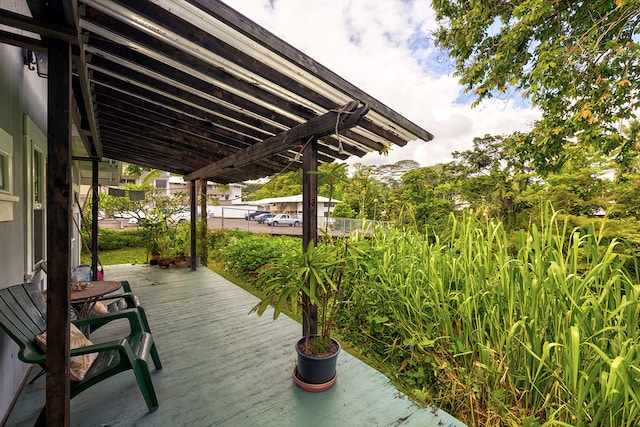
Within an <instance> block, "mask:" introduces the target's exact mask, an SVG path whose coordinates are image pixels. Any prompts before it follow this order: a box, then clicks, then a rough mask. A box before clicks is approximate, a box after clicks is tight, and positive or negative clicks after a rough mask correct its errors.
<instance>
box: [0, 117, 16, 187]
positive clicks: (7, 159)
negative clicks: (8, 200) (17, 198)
mask: <svg viewBox="0 0 640 427" xmlns="http://www.w3.org/2000/svg"><path fill="white" fill-rule="evenodd" d="M12 154H13V138H12V137H11V135H9V134H8V133H7V132H5V131H3V130H2V129H0V192H2V193H11V192H12V191H13V188H11V178H12V177H11V162H12V160H13V159H12V157H13V156H12Z"/></svg>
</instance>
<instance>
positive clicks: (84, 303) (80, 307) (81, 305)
mask: <svg viewBox="0 0 640 427" xmlns="http://www.w3.org/2000/svg"><path fill="white" fill-rule="evenodd" d="M82 284H86V285H87V286H86V288H84V289H82V290H77V291H74V290H73V289H74V287H75V286H79V285H80V286H81V285H82ZM121 286H122V283H120V282H116V281H109V280H100V281H96V282H72V283H71V305H72V307H73V309H74V310H75V312H76V313H77V314H78V319H84V318H85V317H89V316H90V315H91V310H93V306H94V305H95V304H96V302H97V301H98V300H99V299H100V297H102V296H104V295H106V294H109V293H111V292H114V291H117V290H118V289H120V287H121Z"/></svg>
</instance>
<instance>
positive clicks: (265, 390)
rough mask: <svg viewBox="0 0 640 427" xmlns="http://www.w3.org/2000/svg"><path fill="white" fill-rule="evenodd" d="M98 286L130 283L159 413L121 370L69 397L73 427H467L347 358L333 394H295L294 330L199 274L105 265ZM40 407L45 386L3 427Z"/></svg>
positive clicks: (33, 390) (22, 400) (30, 389)
mask: <svg viewBox="0 0 640 427" xmlns="http://www.w3.org/2000/svg"><path fill="white" fill-rule="evenodd" d="M105 277H106V278H107V279H108V280H128V281H129V282H130V283H131V287H132V289H133V291H134V293H136V294H137V295H138V296H140V299H141V300H142V305H143V306H144V307H145V310H146V312H147V316H148V318H149V323H150V324H151V331H152V333H153V336H154V340H155V342H156V344H157V346H158V350H159V352H160V357H161V359H162V363H163V365H164V368H163V369H162V370H161V371H157V372H156V371H152V378H153V382H154V386H155V389H156V393H157V395H158V399H159V401H160V407H159V408H158V410H157V411H155V412H154V413H151V414H148V413H147V407H146V405H145V403H144V400H143V397H142V394H141V393H140V390H139V388H138V386H137V383H136V381H135V378H134V376H133V374H132V373H131V371H127V372H123V373H121V374H118V375H116V376H115V377H113V378H111V379H109V380H106V381H103V382H101V383H100V384H99V385H97V386H95V387H93V388H91V389H89V390H87V391H85V392H83V393H81V394H80V395H79V396H77V397H75V398H74V399H73V400H72V401H71V425H72V426H83V427H85V426H132V425H136V426H213V425H216V426H217V425H220V426H313V427H320V426H332V427H334V426H464V424H463V423H461V422H460V421H458V420H456V419H455V418H453V417H452V416H450V415H449V414H447V413H445V412H444V411H441V410H439V409H436V408H422V407H420V406H418V405H416V404H415V403H413V402H412V401H411V400H410V399H409V398H408V397H407V396H405V395H404V394H402V393H400V392H399V391H398V390H397V389H396V388H395V387H393V385H392V384H391V383H390V381H389V380H388V379H387V378H386V377H385V376H384V375H382V374H380V373H379V372H377V371H376V370H374V369H373V368H371V367H369V366H368V365H366V364H365V363H363V362H361V361H360V360H358V359H356V358H355V357H353V356H351V355H350V354H348V353H347V352H345V351H343V352H342V353H341V354H340V356H339V358H338V379H337V381H336V384H335V385H334V386H333V388H331V389H330V390H328V391H326V392H323V393H307V392H304V391H302V390H301V389H299V388H298V387H297V386H296V385H295V384H294V382H293V380H292V378H291V373H292V370H293V368H294V364H295V351H294V349H293V344H294V342H295V340H296V337H298V336H299V335H300V333H301V327H300V325H299V324H298V323H296V322H295V321H293V320H291V319H289V318H288V317H286V316H281V317H280V318H278V320H276V321H272V317H271V313H272V312H271V311H268V312H267V313H265V315H264V316H263V317H259V316H257V315H255V314H251V315H249V314H248V313H249V310H250V309H251V307H252V306H253V305H254V304H255V303H256V302H257V299H256V298H255V297H253V296H252V295H250V294H248V293H247V292H245V291H244V290H242V289H240V288H238V287H237V286H235V285H233V284H232V283H230V282H229V281H227V280H225V279H223V278H222V277H220V276H219V275H217V274H215V273H213V272H211V271H210V270H208V269H207V268H205V267H200V268H199V269H198V271H195V272H192V271H190V270H189V269H187V268H176V269H168V270H166V269H159V268H156V267H149V266H146V265H133V266H132V265H119V266H107V267H106V268H105ZM122 327H124V326H123V325H117V326H114V327H111V329H108V328H107V327H105V328H102V329H100V330H99V331H98V332H96V333H95V334H94V335H92V337H91V338H92V340H94V341H96V342H98V341H100V339H101V338H102V339H106V338H108V337H109V335H112V334H116V335H117V334H118V329H120V328H122ZM120 331H121V329H120ZM35 373H36V372H32V373H31V375H32V376H34V375H35ZM44 400H45V380H44V377H42V378H40V379H38V380H36V381H35V382H34V383H33V384H32V385H27V386H26V387H25V389H24V390H23V392H22V393H21V395H20V397H19V398H18V401H17V403H16V406H15V407H14V409H13V411H12V413H11V415H10V417H9V419H8V423H7V426H31V425H33V423H34V421H35V418H36V417H37V415H38V413H39V411H40V409H41V408H42V405H44Z"/></svg>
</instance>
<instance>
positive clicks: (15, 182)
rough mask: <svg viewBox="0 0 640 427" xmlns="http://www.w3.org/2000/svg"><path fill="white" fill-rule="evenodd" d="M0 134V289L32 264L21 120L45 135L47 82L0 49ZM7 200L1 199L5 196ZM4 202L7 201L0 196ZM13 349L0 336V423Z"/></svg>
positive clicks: (18, 56) (15, 7) (21, 367)
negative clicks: (0, 140)
mask: <svg viewBox="0 0 640 427" xmlns="http://www.w3.org/2000/svg"><path fill="white" fill-rule="evenodd" d="M0 3H2V8H8V9H9V10H12V11H15V12H18V13H22V14H28V13H29V11H28V8H27V7H26V5H22V3H23V2H17V1H7V0H0ZM0 58H2V61H0V129H2V130H3V131H4V132H6V133H7V134H8V135H10V137H11V139H12V142H13V153H12V158H11V159H10V163H11V181H12V186H13V189H12V191H11V193H12V195H13V196H14V197H13V201H9V202H7V201H6V200H2V197H0V204H3V205H4V206H5V207H7V206H8V208H9V209H12V215H10V217H11V216H12V218H11V219H8V218H9V217H7V216H5V217H3V218H2V219H3V220H2V221H0V241H1V242H3V243H2V245H0V272H1V274H0V287H7V286H9V285H13V284H16V283H22V282H23V281H24V279H25V274H26V273H28V272H31V270H32V267H33V266H32V265H29V264H31V263H30V262H29V260H28V259H27V256H26V253H27V232H26V230H27V221H28V220H30V219H31V213H30V212H28V211H27V208H26V204H25V194H26V189H27V185H26V182H27V180H26V178H27V173H30V172H31V171H30V170H28V169H27V166H26V165H27V157H28V156H27V153H25V146H26V143H25V115H27V116H28V117H29V118H30V119H31V120H32V121H33V123H34V124H35V125H36V126H37V127H38V128H39V129H40V130H42V132H44V133H45V134H46V119H47V114H46V96H47V81H46V80H45V79H43V78H40V77H38V76H37V75H36V73H35V72H34V71H30V70H28V68H27V67H25V66H24V65H23V57H22V49H20V48H17V47H13V46H8V45H4V44H0ZM5 196H6V194H5ZM5 198H6V197H5ZM17 351H18V346H17V345H16V344H15V343H14V342H13V341H12V340H11V339H10V338H9V337H8V336H6V335H5V333H4V332H3V331H0V420H1V419H2V418H3V417H4V416H5V414H6V412H7V409H8V407H9V405H10V403H11V401H12V400H13V398H14V395H15V392H16V390H17V389H18V387H19V385H20V383H21V382H22V379H23V377H24V375H25V372H26V369H27V367H28V366H27V365H26V364H24V363H22V362H20V361H19V360H18V358H17V355H16V354H17Z"/></svg>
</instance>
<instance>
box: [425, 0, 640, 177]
mask: <svg viewBox="0 0 640 427" xmlns="http://www.w3.org/2000/svg"><path fill="white" fill-rule="evenodd" d="M432 5H433V8H434V10H435V12H436V18H437V20H438V24H439V26H438V29H437V31H436V32H435V41H436V44H437V45H439V46H440V47H443V48H445V49H446V50H448V52H449V54H450V56H451V57H452V58H454V60H455V66H456V71H457V73H458V74H459V75H460V76H461V82H462V83H463V84H464V85H465V87H466V90H467V91H468V92H471V93H474V94H475V96H476V103H479V102H480V101H482V100H484V99H487V98H491V97H493V96H496V95H500V94H504V93H507V92H520V93H521V94H522V96H524V97H526V98H528V99H530V100H531V101H532V102H533V104H534V105H536V106H538V107H539V108H540V109H541V110H542V111H543V118H542V120H540V121H539V122H538V123H536V125H535V128H534V131H533V132H532V133H530V134H527V135H524V134H521V135H519V138H518V142H519V145H518V148H519V149H520V150H521V151H522V152H523V153H525V154H527V155H529V156H531V158H532V159H533V160H534V162H535V165H536V166H537V167H538V168H539V170H541V171H548V170H550V169H552V168H553V167H558V166H561V164H562V163H563V161H564V155H563V154H564V153H563V148H564V145H565V144H566V143H568V142H571V141H574V139H575V138H577V140H578V141H579V142H580V143H584V144H588V145H592V146H598V147H601V148H602V149H603V151H604V153H605V154H609V153H613V152H614V151H616V150H618V153H617V156H618V160H620V161H623V160H624V159H626V158H627V157H628V156H629V155H630V154H631V153H630V148H631V147H630V146H629V145H625V144H623V140H622V138H621V136H620V134H619V133H618V132H617V131H616V126H617V124H618V123H619V122H620V121H623V120H627V119H629V118H631V117H633V114H634V111H635V110H637V108H638V107H640V99H639V93H640V46H639V44H638V34H639V28H640V2H638V1H637V0H602V1H595V2H571V1H560V0H553V1H549V0H513V1H503V0H485V1H475V2H474V1H472V2H469V1H461V0H432Z"/></svg>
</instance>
